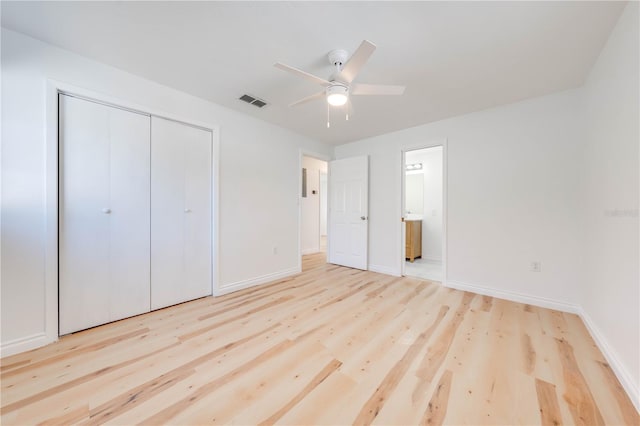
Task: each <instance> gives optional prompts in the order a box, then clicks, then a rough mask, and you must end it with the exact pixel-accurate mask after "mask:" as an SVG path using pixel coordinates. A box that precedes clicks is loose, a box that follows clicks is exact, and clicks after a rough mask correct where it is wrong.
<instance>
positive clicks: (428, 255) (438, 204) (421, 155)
mask: <svg viewBox="0 0 640 426" xmlns="http://www.w3.org/2000/svg"><path fill="white" fill-rule="evenodd" d="M405 161H406V163H407V164H410V163H422V172H421V173H420V176H421V177H422V178H423V179H424V182H423V185H422V189H423V194H422V197H421V198H422V204H423V206H422V258H423V259H427V260H434V261H442V219H443V218H442V189H443V188H442V184H443V182H442V161H443V148H442V147H440V146H436V147H432V148H426V149H420V150H415V151H409V152H407V153H406V155H405ZM408 195H409V194H407V196H408Z"/></svg>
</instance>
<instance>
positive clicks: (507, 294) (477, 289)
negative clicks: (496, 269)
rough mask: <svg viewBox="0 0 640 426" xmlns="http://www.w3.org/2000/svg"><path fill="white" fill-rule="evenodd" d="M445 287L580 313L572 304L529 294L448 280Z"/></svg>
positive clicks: (579, 309) (577, 307)
mask: <svg viewBox="0 0 640 426" xmlns="http://www.w3.org/2000/svg"><path fill="white" fill-rule="evenodd" d="M445 286H446V287H451V288H455V289H458V290H464V291H470V292H472V293H478V294H482V295H484V296H491V297H497V298H498V299H506V300H511V301H513V302H518V303H526V304H529V305H535V306H540V307H541V308H548V309H555V310H557V311H562V312H569V313H572V314H580V311H581V308H580V306H578V305H575V304H572V303H567V302H561V301H559V300H554V299H547V298H546V297H539V296H532V295H529V294H523V293H516V292H512V291H504V290H498V289H495V288H491V287H483V286H478V285H474V284H468V283H463V282H460V281H454V280H450V279H449V280H447V282H446V284H445Z"/></svg>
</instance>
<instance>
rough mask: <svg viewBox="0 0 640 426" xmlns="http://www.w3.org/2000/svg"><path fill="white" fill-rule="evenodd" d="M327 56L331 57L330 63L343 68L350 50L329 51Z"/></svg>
mask: <svg viewBox="0 0 640 426" xmlns="http://www.w3.org/2000/svg"><path fill="white" fill-rule="evenodd" d="M327 57H328V58H329V63H330V64H331V65H333V66H336V67H339V68H340V69H342V66H343V65H344V64H345V63H346V62H347V58H348V57H349V52H347V51H346V50H344V49H336V50H332V51H331V52H329V54H328V55H327Z"/></svg>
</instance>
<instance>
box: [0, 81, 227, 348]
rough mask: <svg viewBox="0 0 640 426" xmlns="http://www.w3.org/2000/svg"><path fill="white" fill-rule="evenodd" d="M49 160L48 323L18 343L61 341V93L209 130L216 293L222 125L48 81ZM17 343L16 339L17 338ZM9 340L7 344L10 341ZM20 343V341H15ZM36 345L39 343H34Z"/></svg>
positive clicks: (27, 345)
mask: <svg viewBox="0 0 640 426" xmlns="http://www.w3.org/2000/svg"><path fill="white" fill-rule="evenodd" d="M46 85H47V87H46V103H45V117H46V148H45V149H46V159H45V167H46V172H45V188H46V194H45V211H46V220H45V224H46V225H45V277H44V279H45V324H44V333H42V335H39V334H38V335H33V336H30V337H25V338H24V339H26V342H28V343H24V344H22V343H20V342H21V341H22V340H24V339H20V342H18V343H20V344H19V345H18V346H19V347H20V348H23V347H24V348H26V349H22V350H28V349H33V348H34V347H37V346H44V345H46V344H48V343H51V342H54V341H56V340H58V94H59V93H63V94H69V95H76V96H79V97H82V98H87V99H90V100H95V101H98V102H102V103H106V104H110V105H113V106H119V107H122V108H125V109H130V110H133V111H138V112H143V113H145V114H149V115H151V116H155V117H159V118H164V119H168V120H172V121H178V122H181V123H184V124H187V125H192V126H197V127H200V128H203V129H206V130H210V131H211V134H212V150H211V155H212V156H213V158H212V164H211V167H212V171H211V179H212V187H211V190H212V192H213V193H212V194H211V202H212V204H213V206H212V211H211V219H212V224H211V225H212V226H211V241H212V243H211V244H212V254H211V255H212V261H211V265H212V274H211V293H212V294H216V291H217V287H218V284H219V275H220V272H219V268H218V266H219V239H218V230H219V204H220V203H219V193H220V191H219V189H220V182H219V181H220V126H218V125H216V124H212V123H207V122H202V121H197V120H192V119H190V118H184V117H181V116H178V115H176V114H172V113H167V112H165V111H161V110H158V109H154V108H149V107H146V106H142V105H138V104H136V103H133V102H129V101H127V100H124V99H120V98H115V97H112V96H109V95H106V94H104V93H98V92H94V91H92V90H88V89H85V88H81V87H77V86H74V85H71V84H68V83H64V82H61V81H56V80H53V79H47V81H46ZM14 342H15V341H14ZM10 343H11V344H13V343H12V342H10ZM10 343H7V345H8V344H10ZM16 345H17V343H16ZM31 345H37V346H31ZM3 348H4V345H3Z"/></svg>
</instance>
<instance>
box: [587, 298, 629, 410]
mask: <svg viewBox="0 0 640 426" xmlns="http://www.w3.org/2000/svg"><path fill="white" fill-rule="evenodd" d="M578 315H580V318H582V322H584V324H585V325H586V326H587V330H589V333H591V337H593V340H594V341H595V342H596V345H598V348H600V351H601V352H602V354H603V355H604V357H605V359H606V360H607V362H608V363H609V365H610V366H611V369H612V370H613V372H614V373H615V375H616V377H617V378H618V380H620V384H621V385H622V387H623V388H624V390H625V391H626V392H627V395H629V399H631V402H632V403H633V405H635V407H636V410H638V411H640V389H638V384H637V383H634V380H633V375H631V374H630V373H629V370H627V369H626V368H625V367H624V364H622V362H620V357H619V356H618V354H617V352H616V351H615V350H614V349H613V348H612V347H611V345H609V343H607V339H606V338H605V336H604V334H602V333H601V332H600V329H599V328H598V327H597V326H596V324H595V322H594V321H593V320H592V319H591V317H590V316H589V315H588V314H587V312H586V311H585V310H584V309H582V308H580V312H579V313H578Z"/></svg>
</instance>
